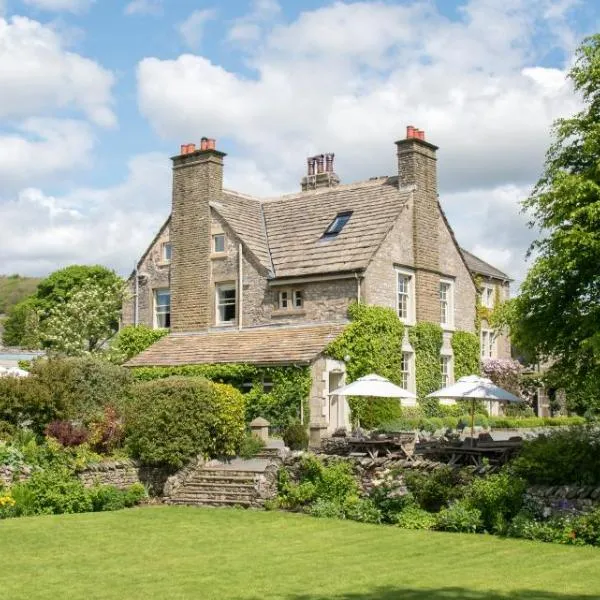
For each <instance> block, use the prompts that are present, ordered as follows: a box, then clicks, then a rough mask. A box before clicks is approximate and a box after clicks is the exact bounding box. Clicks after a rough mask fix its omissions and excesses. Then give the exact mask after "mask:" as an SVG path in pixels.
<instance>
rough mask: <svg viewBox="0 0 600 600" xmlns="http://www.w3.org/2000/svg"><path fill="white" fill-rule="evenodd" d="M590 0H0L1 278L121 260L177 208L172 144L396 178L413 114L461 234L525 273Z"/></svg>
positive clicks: (284, 180) (588, 27)
mask: <svg viewBox="0 0 600 600" xmlns="http://www.w3.org/2000/svg"><path fill="white" fill-rule="evenodd" d="M599 15H600V10H599V9H598V7H597V3H596V1H595V0H470V1H469V0H460V1H459V0H437V1H433V0H431V1H412V0H410V1H409V0H406V1H403V2H400V1H396V2H394V1H363V2H349V1H346V2H342V1H337V2H323V1H317V0H306V1H302V2H301V1H291V0H289V1H282V0H281V1H279V2H278V1H277V0H244V1H243V0H228V1H227V2H216V1H212V2H211V1H199V0H133V1H118V0H96V1H93V0H0V89H2V96H0V182H2V183H1V184H0V221H1V222H2V228H3V236H2V238H0V273H11V272H20V273H26V274H35V275H44V274H46V273H48V272H50V271H51V270H53V269H55V268H58V267H61V266H64V265H66V264H72V263H81V262H85V263H94V262H99V263H102V264H106V265H108V266H110V267H112V268H115V269H116V270H117V271H119V272H121V273H125V272H127V271H128V270H129V268H130V266H131V264H133V262H134V260H135V258H136V256H138V255H139V253H141V252H142V251H143V249H144V247H145V245H146V244H147V243H148V242H149V241H150V240H151V238H152V236H153V234H154V232H155V230H156V229H157V228H158V226H159V225H160V223H161V222H162V221H163V220H164V218H165V217H166V215H167V214H168V212H169V203H170V189H169V188H170V173H169V168H170V165H169V160H168V159H169V156H171V155H172V154H174V153H175V152H176V151H177V148H178V147H179V144H181V143H185V142H194V141H195V142H196V143H197V142H198V141H199V139H200V137H202V136H204V135H207V136H210V137H215V138H217V140H218V146H219V148H221V149H223V150H224V151H226V152H227V153H228V157H227V159H226V160H227V163H226V171H225V184H226V185H227V186H228V187H231V188H234V189H238V190H240V191H244V192H248V193H254V194H257V195H274V194H277V193H280V192H286V191H293V190H295V189H297V187H298V182H299V180H300V177H301V176H302V174H303V169H304V164H305V162H304V159H305V157H306V156H307V155H309V154H311V153H315V152H327V151H333V152H335V153H336V168H337V171H338V173H339V174H340V176H341V178H342V181H351V180H355V179H362V178H367V177H369V176H372V175H381V174H384V173H393V172H394V170H395V159H394V146H393V142H394V141H395V140H396V139H397V138H398V137H400V136H402V135H403V131H404V127H405V126H406V125H407V124H413V125H416V126H418V127H420V128H421V129H424V130H426V132H427V136H428V139H429V140H430V141H432V142H434V143H436V144H438V145H439V146H440V152H439V173H440V195H441V200H442V203H443V206H444V208H445V210H446V212H447V214H448V216H449V218H450V221H451V224H452V225H453V227H454V229H455V232H456V234H457V236H458V238H459V241H460V242H461V244H462V245H464V246H465V247H466V248H468V249H470V250H472V251H474V252H475V253H477V254H479V255H480V256H482V257H483V258H485V259H487V260H489V261H491V262H493V263H494V264H496V265H497V266H499V267H500V268H503V269H505V270H506V271H508V272H509V273H510V274H511V275H513V276H514V277H516V278H517V280H519V279H520V278H522V275H523V273H524V271H525V268H526V264H525V262H524V253H525V250H526V248H527V246H528V244H529V242H530V240H531V237H532V232H531V231H529V230H528V229H527V227H526V226H525V222H526V218H525V217H524V216H523V215H521V214H520V211H519V201H520V200H521V199H523V198H524V197H526V195H527V193H528V192H529V190H530V188H531V185H532V184H533V183H534V182H535V180H536V178H537V176H538V175H539V173H540V169H541V165H542V162H543V156H544V152H545V149H546V147H547V145H548V143H549V140H550V138H549V127H550V125H551V123H552V121H553V120H554V119H556V118H557V117H559V116H563V115H568V114H570V113H572V112H573V111H574V110H577V108H578V106H579V104H578V99H577V98H576V97H575V96H574V95H573V92H572V90H571V88H570V85H569V83H568V81H566V80H565V73H566V71H567V70H568V68H569V66H570V65H571V64H572V60H573V52H574V50H575V48H576V47H577V45H578V44H579V43H580V41H581V39H582V38H583V36H584V35H586V34H589V33H593V32H595V31H597V30H598V25H599Z"/></svg>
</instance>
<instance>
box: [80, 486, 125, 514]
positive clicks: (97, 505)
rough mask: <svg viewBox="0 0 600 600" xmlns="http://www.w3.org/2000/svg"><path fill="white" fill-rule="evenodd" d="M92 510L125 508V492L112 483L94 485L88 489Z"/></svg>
mask: <svg viewBox="0 0 600 600" xmlns="http://www.w3.org/2000/svg"><path fill="white" fill-rule="evenodd" d="M88 495H89V497H90V501H91V503H92V510H93V511H94V512H100V511H105V510H121V509H122V508H125V494H124V492H122V491H121V490H119V489H118V488H116V487H114V486H112V485H96V486H94V487H92V488H90V489H89V490H88Z"/></svg>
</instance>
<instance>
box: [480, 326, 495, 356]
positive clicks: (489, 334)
mask: <svg viewBox="0 0 600 600" xmlns="http://www.w3.org/2000/svg"><path fill="white" fill-rule="evenodd" d="M479 336H480V337H479V343H480V347H481V358H496V336H495V335H494V331H493V330H492V329H482V330H481V332H480V334H479Z"/></svg>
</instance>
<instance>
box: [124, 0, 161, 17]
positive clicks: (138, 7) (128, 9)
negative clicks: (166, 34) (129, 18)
mask: <svg viewBox="0 0 600 600" xmlns="http://www.w3.org/2000/svg"><path fill="white" fill-rule="evenodd" d="M162 11H163V2H162V0H133V1H132V2H129V3H128V4H127V6H125V10H124V12H125V14H126V15H160V14H161V13H162Z"/></svg>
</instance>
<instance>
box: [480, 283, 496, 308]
mask: <svg viewBox="0 0 600 600" xmlns="http://www.w3.org/2000/svg"><path fill="white" fill-rule="evenodd" d="M495 302H496V289H495V286H494V285H493V284H492V283H484V284H483V285H482V286H481V306H485V307H486V308H494V304H495Z"/></svg>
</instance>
